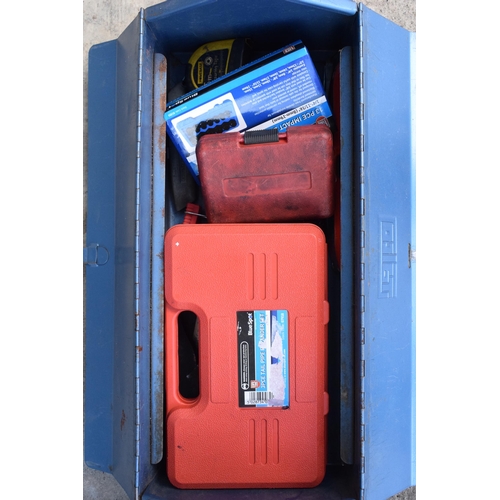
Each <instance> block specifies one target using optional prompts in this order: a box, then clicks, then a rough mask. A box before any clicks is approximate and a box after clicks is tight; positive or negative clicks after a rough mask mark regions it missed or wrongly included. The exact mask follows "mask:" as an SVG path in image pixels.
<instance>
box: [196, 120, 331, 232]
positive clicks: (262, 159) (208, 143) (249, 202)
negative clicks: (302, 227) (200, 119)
mask: <svg viewBox="0 0 500 500" xmlns="http://www.w3.org/2000/svg"><path fill="white" fill-rule="evenodd" d="M273 132H275V137H274V140H272V141H270V142H260V143H255V144H248V143H245V141H246V135H247V134H248V132H246V133H245V134H241V133H239V132H232V133H231V132H230V133H224V134H213V135H206V136H203V137H201V138H200V140H199V141H198V144H197V149H196V155H197V160H198V167H199V172H200V182H201V187H202V192H203V199H204V201H205V208H206V214H207V218H208V220H209V221H210V222H216V223H228V222H284V221H298V220H312V219H320V218H327V217H330V216H331V215H332V213H333V166H332V164H333V139H332V133H331V132H330V128H329V127H328V126H327V125H324V124H316V125H303V126H297V127H289V128H288V129H287V131H286V132H285V133H279V134H278V131H277V130H276V129H273V130H262V131H256V132H253V133H261V134H262V135H263V136H264V137H265V136H266V135H267V136H268V138H269V136H272V134H273ZM268 140H269V139H268Z"/></svg>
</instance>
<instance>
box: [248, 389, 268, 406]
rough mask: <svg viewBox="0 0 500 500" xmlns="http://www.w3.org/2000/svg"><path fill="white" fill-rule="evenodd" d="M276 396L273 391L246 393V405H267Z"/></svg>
mask: <svg viewBox="0 0 500 500" xmlns="http://www.w3.org/2000/svg"><path fill="white" fill-rule="evenodd" d="M273 397H274V394H273V393H272V392H271V391H255V392H253V391H252V392H245V404H246V405H256V404H259V403H267V402H268V401H269V400H270V399H273Z"/></svg>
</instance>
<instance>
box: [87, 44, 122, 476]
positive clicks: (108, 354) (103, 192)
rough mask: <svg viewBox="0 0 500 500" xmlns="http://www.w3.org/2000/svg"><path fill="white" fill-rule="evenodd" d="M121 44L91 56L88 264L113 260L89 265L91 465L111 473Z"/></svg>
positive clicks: (97, 50)
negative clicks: (100, 250) (100, 256)
mask: <svg viewBox="0 0 500 500" xmlns="http://www.w3.org/2000/svg"><path fill="white" fill-rule="evenodd" d="M116 45H117V44H116V41H112V42H107V43H104V44H101V45H95V46H94V47H92V48H91V50H90V52H89V74H92V75H93V78H89V87H88V119H89V128H88V151H89V153H88V198H87V202H88V210H87V249H88V250H87V252H86V253H87V255H86V256H85V261H86V262H95V261H96V260H97V251H96V250H95V251H94V254H95V255H94V256H93V257H90V256H89V255H88V254H89V253H91V252H90V250H89V249H90V248H91V247H93V248H96V247H97V246H98V245H104V246H105V247H106V249H107V250H108V251H109V254H110V259H109V261H108V262H107V263H106V264H105V265H104V266H88V267H86V316H85V321H86V332H85V358H86V359H85V461H86V463H87V465H89V467H93V468H95V469H98V470H101V471H105V472H110V471H112V466H113V443H112V441H113V434H114V432H113V399H112V395H113V366H114V362H115V360H114V353H113V348H114V345H113V344H114V331H115V322H114V308H115V302H114V300H113V296H114V287H115V255H116V247H115V230H114V228H115V186H114V183H115V163H116V157H115V144H114V137H115V120H114V114H115V109H116V94H115V86H116V73H115V66H116Z"/></svg>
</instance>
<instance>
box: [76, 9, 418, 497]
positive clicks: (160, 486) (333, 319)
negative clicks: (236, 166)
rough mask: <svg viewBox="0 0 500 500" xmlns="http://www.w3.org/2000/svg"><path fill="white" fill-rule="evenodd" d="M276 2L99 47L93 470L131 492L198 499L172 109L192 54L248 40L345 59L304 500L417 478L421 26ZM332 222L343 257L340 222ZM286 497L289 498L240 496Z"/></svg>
mask: <svg viewBox="0 0 500 500" xmlns="http://www.w3.org/2000/svg"><path fill="white" fill-rule="evenodd" d="M269 3H270V2H269V1H268V0H252V1H250V2H249V1H246V2H244V1H242V0H231V1H229V0H224V1H223V0H219V2H217V1H214V0H168V1H166V2H164V3H160V4H158V5H154V6H152V7H149V8H147V9H145V10H144V9H143V10H141V11H140V13H139V15H138V16H137V18H136V19H134V20H133V21H132V22H131V24H130V25H129V26H128V27H127V28H126V29H125V31H124V32H123V33H122V34H121V35H120V36H119V37H118V38H117V39H116V40H111V41H109V42H106V43H102V44H98V45H94V46H93V47H92V48H91V50H90V52H89V84H88V123H89V124H88V213H87V241H86V247H85V249H84V260H85V263H86V264H87V268H86V339H85V342H86V360H85V380H86V387H85V461H86V463H87V465H88V466H89V467H92V468H94V469H97V470H101V471H104V472H108V473H111V474H113V475H114V477H115V478H116V480H117V481H118V482H119V483H120V485H121V486H122V487H123V489H124V491H125V492H126V493H127V495H128V496H129V498H131V499H132V498H136V499H138V498H142V499H143V500H153V499H175V498H179V499H181V498H191V497H192V496H193V492H192V491H189V490H187V491H186V490H179V489H176V488H175V487H174V486H172V485H171V484H170V483H169V481H168V479H167V476H166V456H165V455H166V446H165V435H164V418H165V416H164V405H165V398H164V385H163V380H164V350H163V335H164V331H163V326H164V324H163V317H164V296H163V290H164V279H168V276H166V277H165V278H164V274H163V242H164V236H165V232H166V230H167V229H168V228H169V227H171V226H172V225H174V224H178V223H181V222H182V221H183V217H184V214H183V213H181V212H178V211H177V210H176V208H175V205H174V202H173V200H172V193H171V186H170V185H169V182H168V176H167V175H166V168H168V166H167V165H168V160H169V148H168V142H167V136H166V129H165V121H164V117H163V113H164V111H165V108H166V102H167V92H168V89H169V88H170V87H171V86H172V85H173V84H175V83H176V82H178V81H179V80H180V79H181V78H182V77H183V62H185V61H187V58H188V57H189V55H190V54H192V53H193V51H194V50H195V49H196V48H197V47H199V46H200V45H202V44H203V43H206V42H208V41H213V40H222V39H230V38H235V37H241V36H244V37H249V38H251V39H252V41H253V43H254V49H255V50H256V51H257V52H259V53H260V54H265V53H266V51H268V52H269V51H271V50H272V49H273V48H276V47H282V46H285V45H286V44H287V43H290V42H292V41H294V40H295V39H301V40H302V41H303V42H304V43H305V45H306V46H307V47H308V50H309V52H310V53H311V57H312V59H313V61H314V63H315V65H316V68H317V70H318V73H319V74H320V75H322V76H324V77H325V78H326V79H328V78H329V77H330V76H331V75H332V73H333V69H334V67H335V64H337V66H336V67H337V68H338V74H339V89H340V107H339V109H338V110H337V112H338V116H339V117H340V119H339V123H338V124H337V125H338V126H339V128H340V139H341V141H340V166H339V176H340V193H339V194H340V203H339V208H340V217H339V219H338V222H339V227H340V251H341V264H340V266H339V267H338V268H337V267H336V265H335V261H334V259H333V258H332V259H331V262H330V269H329V276H328V282H329V303H330V323H329V325H330V326H329V339H328V342H329V346H330V347H329V353H328V372H329V373H328V376H329V381H328V382H329V384H328V385H329V387H328V392H329V394H330V408H329V416H328V443H327V449H328V466H327V473H326V477H325V479H324V481H323V482H322V483H321V484H320V485H319V486H317V487H316V488H313V489H311V490H308V491H307V494H308V498H339V499H340V498H343V499H351V498H356V499H360V500H383V499H386V498H388V497H390V496H392V495H394V494H396V493H398V492H400V491H402V490H404V489H405V488H407V487H409V486H412V485H414V484H415V481H416V480H415V259H414V254H415V151H414V115H413V106H414V94H415V81H414V78H415V69H414V67H415V63H414V60H415V33H411V32H408V31H406V30H405V29H403V28H401V27H399V26H397V25H395V24H394V23H392V22H390V21H388V20H387V19H385V18H383V17H382V16H380V15H378V14H376V13H375V12H373V11H371V10H370V9H368V8H366V7H365V6H363V5H362V4H356V3H355V2H354V1H351V0H327V1H319V0H274V1H273V2H272V4H273V7H272V8H269ZM222 4H223V6H222ZM290 32H292V34H290ZM332 61H334V62H332ZM329 75H330V76H329ZM166 166H167V167H166ZM323 229H324V231H325V233H326V235H327V239H328V240H329V244H330V245H331V247H333V246H334V245H333V236H332V233H333V229H332V225H331V223H329V222H328V221H327V222H325V226H324V227H323ZM234 494H235V493H234V491H233V492H231V491H225V490H219V491H217V490H216V491H209V490H199V491H197V492H196V495H197V497H199V498H226V497H227V498H232V497H233V496H234ZM295 494H299V491H297V492H296V493H295ZM280 495H281V496H280ZM283 495H286V497H287V498H289V497H290V495H292V496H293V495H294V493H293V491H291V490H286V491H276V490H245V495H244V496H245V498H249V499H250V498H260V499H262V498H285V496H283Z"/></svg>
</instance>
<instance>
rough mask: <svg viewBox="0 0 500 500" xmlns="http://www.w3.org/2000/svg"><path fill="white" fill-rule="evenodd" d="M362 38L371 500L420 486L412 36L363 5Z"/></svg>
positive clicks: (364, 447)
mask: <svg viewBox="0 0 500 500" xmlns="http://www.w3.org/2000/svg"><path fill="white" fill-rule="evenodd" d="M360 37H361V44H360V61H359V62H360V68H361V74H360V82H361V108H362V110H363V111H362V113H361V117H362V119H361V122H360V129H361V130H360V132H361V134H360V145H361V148H360V154H359V160H360V165H361V183H360V198H361V200H360V202H361V203H360V215H361V217H360V223H361V227H360V246H361V271H360V278H361V279H360V285H361V287H360V290H361V295H360V312H361V318H360V321H361V323H360V329H361V366H360V372H361V429H360V435H361V474H362V480H361V492H362V494H361V498H364V500H369V499H380V498H388V497H390V496H391V495H394V494H396V493H398V492H400V491H402V490H404V489H405V488H407V487H409V486H410V485H414V484H415V260H414V252H415V229H414V227H415V178H414V168H415V154H414V126H413V120H414V115H413V105H414V95H415V87H414V86H415V80H414V78H415V74H414V73H415V69H414V53H415V34H414V33H410V32H408V31H406V30H405V29H403V28H401V27H399V26H397V25H396V24H394V23H392V22H390V21H388V20H387V19H385V18H383V17H381V16H380V15H378V14H376V13H375V12H373V11H371V10H369V9H367V8H366V7H364V6H363V5H361V6H360ZM363 494H364V496H363Z"/></svg>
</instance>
